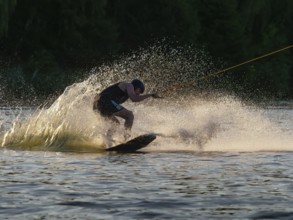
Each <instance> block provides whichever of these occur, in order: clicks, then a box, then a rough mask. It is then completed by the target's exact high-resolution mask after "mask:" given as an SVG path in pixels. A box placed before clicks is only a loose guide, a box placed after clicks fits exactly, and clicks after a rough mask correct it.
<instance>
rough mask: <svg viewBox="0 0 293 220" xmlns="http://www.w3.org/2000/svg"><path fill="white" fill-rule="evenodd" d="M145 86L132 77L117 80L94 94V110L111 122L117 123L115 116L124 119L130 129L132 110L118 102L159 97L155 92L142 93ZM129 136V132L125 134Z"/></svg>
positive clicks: (132, 118) (126, 126)
mask: <svg viewBox="0 0 293 220" xmlns="http://www.w3.org/2000/svg"><path fill="white" fill-rule="evenodd" d="M144 90H145V87H144V84H143V82H141V81H140V80H138V79H134V80H132V81H131V82H119V83H116V84H114V85H111V86H109V87H108V88H106V89H104V90H103V91H102V92H101V93H100V94H99V95H97V96H96V98H95V101H94V107H93V108H94V110H97V111H99V112H100V114H101V115H102V116H104V117H106V118H109V119H111V120H112V121H113V122H116V123H119V121H118V119H117V118H116V116H117V117H121V118H123V119H124V120H125V123H124V127H125V129H126V131H128V132H129V131H130V130H131V127H132V125H133V120H134V115H133V112H132V111H130V110H128V109H126V108H124V107H123V106H121V105H120V104H122V103H124V102H125V101H126V100H127V99H128V98H129V99H130V100H131V101H133V102H140V101H142V100H144V99H147V98H149V97H153V98H160V97H159V96H158V95H157V94H156V93H150V94H144V95H142V93H143V92H144ZM125 136H126V137H125V138H127V136H128V137H129V136H130V135H129V134H126V135H125Z"/></svg>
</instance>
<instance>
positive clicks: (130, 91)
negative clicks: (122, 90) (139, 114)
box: [126, 83, 158, 102]
mask: <svg viewBox="0 0 293 220" xmlns="http://www.w3.org/2000/svg"><path fill="white" fill-rule="evenodd" d="M126 91H127V94H128V96H129V98H130V99H131V101H133V102H140V101H142V100H145V99H147V98H149V97H153V98H157V97H158V95H157V94H156V93H149V94H144V95H137V94H135V92H134V87H133V85H132V84H131V83H127V84H126Z"/></svg>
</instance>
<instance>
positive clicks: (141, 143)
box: [106, 134, 157, 153]
mask: <svg viewBox="0 0 293 220" xmlns="http://www.w3.org/2000/svg"><path fill="white" fill-rule="evenodd" d="M156 137H157V136H156V134H143V135H140V136H138V137H136V138H133V139H131V140H129V141H127V142H125V143H122V144H118V145H116V146H114V147H110V148H107V149H106V151H115V152H119V153H133V152H136V151H137V150H139V149H141V148H144V147H146V146H147V145H148V144H150V143H151V142H152V141H153V140H155V139H156Z"/></svg>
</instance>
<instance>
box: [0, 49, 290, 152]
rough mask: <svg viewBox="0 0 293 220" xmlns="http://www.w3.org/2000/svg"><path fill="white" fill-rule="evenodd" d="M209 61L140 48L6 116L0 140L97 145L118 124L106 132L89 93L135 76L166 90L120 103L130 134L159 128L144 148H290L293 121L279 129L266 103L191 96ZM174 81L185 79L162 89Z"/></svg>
mask: <svg viewBox="0 0 293 220" xmlns="http://www.w3.org/2000/svg"><path fill="white" fill-rule="evenodd" d="M212 68H213V64H212V62H211V60H210V59H209V58H208V56H206V55H205V54H204V53H203V52H202V51H200V52H198V51H197V52H196V51H192V50H191V49H187V50H186V49H183V48H181V49H180V48H179V49H166V48H165V47H163V46H161V47H160V46H156V47H150V48H148V49H146V50H140V51H138V52H136V53H134V54H132V55H130V56H127V57H124V58H122V59H120V60H118V61H116V62H114V63H112V64H111V65H102V66H100V67H96V68H93V69H92V70H91V71H90V73H89V77H88V78H87V79H86V80H84V81H82V82H80V83H75V84H73V85H71V86H69V87H67V88H66V90H65V91H64V92H63V94H62V95H61V96H60V97H58V99H57V100H56V101H55V102H54V103H53V104H52V105H51V106H50V107H49V108H46V109H45V108H43V109H42V108H40V109H36V110H35V111H34V113H33V114H28V115H27V117H25V119H24V120H21V119H20V118H17V117H16V119H15V117H12V115H11V117H10V121H11V127H10V128H9V129H5V128H4V131H2V137H1V145H2V146H8V147H11V148H16V149H24V150H45V151H48V150H52V151H76V152H79V151H87V152H88V151H95V152H96V151H101V150H102V149H104V148H105V147H107V146H108V145H111V144H115V143H119V142H121V141H122V138H123V137H122V135H121V134H122V130H123V126H122V125H121V126H120V127H119V128H118V129H117V130H116V133H115V134H114V136H113V140H110V139H109V138H107V136H106V133H107V130H108V129H109V128H110V127H111V123H109V122H108V121H106V120H105V119H104V118H102V117H101V116H100V115H99V114H98V113H96V112H94V111H93V110H92V103H93V99H94V96H95V94H96V93H98V92H100V91H101V90H102V89H103V88H105V87H106V86H108V85H110V84H112V83H115V82H117V81H123V80H131V79H133V78H140V79H142V80H143V81H144V82H145V84H146V88H148V91H164V93H163V94H162V95H164V96H166V99H163V100H151V99H150V100H146V101H144V102H141V103H137V104H136V103H131V102H127V103H125V104H124V106H125V107H126V108H128V109H131V110H133V111H134V114H135V123H134V126H133V130H132V136H137V135H140V134H142V133H148V132H152V133H158V138H157V140H156V141H155V142H153V144H152V145H151V146H150V147H148V148H147V150H149V151H178V150H180V151H181V150H184V151H185V150H188V151H189V150H190V151H231V150H234V151H255V150H293V146H292V143H293V140H292V139H293V138H292V134H291V133H290V132H289V131H290V130H291V129H292V128H288V129H287V130H285V131H284V129H283V130H281V128H280V127H279V126H278V125H277V124H276V123H278V121H277V122H274V121H271V120H270V117H268V116H267V115H266V111H265V110H264V109H259V108H257V107H254V106H247V105H244V104H243V103H242V102H241V101H239V100H237V98H235V97H229V96H225V95H219V94H214V95H215V96H212V95H210V96H209V99H207V98H203V97H202V96H198V95H197V93H196V92H197V90H196V89H195V88H194V86H192V83H190V82H196V79H197V78H198V77H201V76H203V75H204V73H208V72H210V71H211V69H212ZM178 83H179V84H181V85H184V84H186V85H187V84H188V85H191V86H188V87H187V86H186V87H184V86H183V88H180V90H172V89H166V88H172V86H173V85H177V84H178ZM5 123H6V122H5ZM2 124H3V123H2ZM291 125H292V123H291ZM2 129H3V128H2Z"/></svg>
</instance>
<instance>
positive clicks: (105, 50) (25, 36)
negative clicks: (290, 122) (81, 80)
mask: <svg viewBox="0 0 293 220" xmlns="http://www.w3.org/2000/svg"><path fill="white" fill-rule="evenodd" d="M292 26H293V1H290V0H282V1H278V0H244V1H242V0H224V1H218V0H123V1H122V0H74V1H73V0H42V1H38V0H21V1H19V0H0V67H1V69H0V74H1V75H0V80H1V82H2V90H3V88H4V87H5V90H8V91H10V93H14V94H16V95H22V94H23V93H24V92H25V93H27V92H28V91H27V90H28V88H27V85H29V87H30V90H34V91H36V92H37V94H43V95H48V94H51V93H54V92H56V91H58V90H62V89H64V87H65V86H67V85H69V84H70V83H72V82H73V81H74V80H75V79H76V78H78V77H80V74H81V73H80V72H78V71H73V70H77V69H82V68H90V67H92V66H96V65H99V64H101V63H103V62H107V61H111V59H113V57H115V56H119V55H121V54H123V53H127V52H129V51H133V50H136V49H137V48H139V47H142V46H147V45H148V44H151V43H152V42H154V41H156V40H160V39H164V38H168V39H170V40H171V41H172V42H176V44H179V45H191V46H192V47H194V48H204V49H205V50H206V51H207V52H209V53H210V54H211V56H212V57H214V58H215V59H221V60H223V61H225V64H226V65H227V66H229V65H234V64H237V63H240V62H242V61H245V60H249V59H252V58H254V57H257V56H260V55H262V54H265V53H268V52H271V51H274V50H277V49H280V48H282V47H285V46H288V45H290V44H292V43H293V41H292V39H293V31H292V30H293V28H292ZM292 58H293V51H292V50H287V51H284V52H282V53H280V54H277V55H274V56H272V57H269V58H265V59H263V60H261V61H258V62H255V63H251V64H249V65H246V66H243V67H241V68H238V69H235V70H234V71H233V73H232V74H229V73H227V74H224V75H225V76H226V78H228V80H229V82H230V85H231V89H232V90H237V88H239V87H241V88H242V90H243V89H245V90H247V91H251V93H252V94H256V93H257V92H259V93H266V94H268V95H269V96H273V97H278V98H292V97H293V86H292V85H293V62H292V60H293V59H292ZM233 85H234V86H233ZM236 85H237V86H236ZM225 86H226V85H225ZM223 87H224V86H223ZM238 90H239V89H238ZM0 91H1V90H0Z"/></svg>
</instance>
